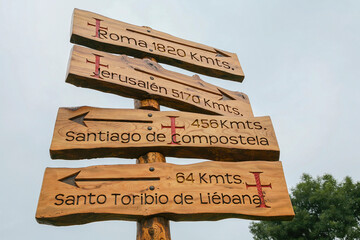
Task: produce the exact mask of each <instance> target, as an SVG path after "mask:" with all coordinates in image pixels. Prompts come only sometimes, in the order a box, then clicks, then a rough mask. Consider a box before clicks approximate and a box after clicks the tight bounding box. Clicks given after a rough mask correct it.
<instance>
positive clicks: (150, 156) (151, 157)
mask: <svg viewBox="0 0 360 240" xmlns="http://www.w3.org/2000/svg"><path fill="white" fill-rule="evenodd" d="M145 106H147V105H145ZM158 162H162V163H165V162H166V159H165V157H164V155H162V154H161V153H157V152H148V153H147V154H145V155H144V156H141V157H139V158H138V159H137V160H136V163H137V164H148V165H149V164H152V163H158ZM150 167H152V165H149V168H150ZM154 169H155V168H154ZM149 239H154V240H155V239H159V240H161V239H162V240H170V239H171V236H170V224H169V220H168V219H166V218H164V217H162V216H149V217H143V218H140V219H138V222H137V227H136V240H149Z"/></svg>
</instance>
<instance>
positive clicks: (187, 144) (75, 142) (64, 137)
mask: <svg viewBox="0 0 360 240" xmlns="http://www.w3.org/2000/svg"><path fill="white" fill-rule="evenodd" d="M149 151H151V152H161V153H163V154H164V155H165V156H172V157H184V158H202V159H210V160H221V161H249V160H270V161H277V160H278V159H279V147H278V144H277V140H276V136H275V133H274V129H273V127H272V123H271V120H270V118H269V117H242V118H236V117H225V116H213V115H204V114H195V113H187V112H178V111H170V112H157V111H147V110H135V109H103V108H92V107H80V108H60V109H59V112H58V116H57V120H56V124H55V129H54V135H53V140H52V143H51V147H50V154H51V157H52V158H53V159H84V158H97V157H124V158H137V157H139V156H141V155H144V154H145V153H147V152H149Z"/></svg>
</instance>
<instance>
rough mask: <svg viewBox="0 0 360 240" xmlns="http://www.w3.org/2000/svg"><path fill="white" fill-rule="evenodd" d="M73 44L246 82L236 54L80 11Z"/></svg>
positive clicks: (76, 12)
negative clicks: (149, 59) (145, 58)
mask: <svg viewBox="0 0 360 240" xmlns="http://www.w3.org/2000/svg"><path fill="white" fill-rule="evenodd" d="M70 41H71V42H72V43H76V44H80V45H84V46H87V47H91V48H94V49H97V50H99V51H105V52H112V53H121V54H126V55H130V56H134V57H139V58H143V57H153V58H155V59H156V60H157V61H158V62H162V63H166V64H169V65H174V66H177V67H181V68H184V69H187V70H189V71H193V72H197V73H200V74H205V75H209V76H213V77H218V78H223V79H230V80H234V81H240V82H241V81H242V80H243V79H244V73H243V71H242V68H241V66H240V63H239V60H238V58H237V55H236V54H235V53H230V52H226V51H223V50H219V49H216V48H213V47H209V46H206V45H203V44H198V43H195V42H191V41H187V40H184V39H181V38H177V37H174V36H171V35H169V34H166V33H163V32H159V31H156V30H153V29H151V28H149V27H139V26H135V25H131V24H128V23H124V22H120V21H116V20H113V19H110V18H107V17H104V16H101V15H98V14H95V13H92V12H87V11H83V10H79V9H75V10H74V13H73V25H72V31H71V40H70Z"/></svg>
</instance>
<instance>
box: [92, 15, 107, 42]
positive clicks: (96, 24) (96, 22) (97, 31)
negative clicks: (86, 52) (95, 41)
mask: <svg viewBox="0 0 360 240" xmlns="http://www.w3.org/2000/svg"><path fill="white" fill-rule="evenodd" d="M94 19H95V24H92V23H89V22H88V23H87V25H88V26H93V27H95V36H93V37H97V38H100V39H101V37H100V34H99V31H100V29H104V30H108V28H107V27H101V26H100V22H101V21H103V20H101V19H98V18H94Z"/></svg>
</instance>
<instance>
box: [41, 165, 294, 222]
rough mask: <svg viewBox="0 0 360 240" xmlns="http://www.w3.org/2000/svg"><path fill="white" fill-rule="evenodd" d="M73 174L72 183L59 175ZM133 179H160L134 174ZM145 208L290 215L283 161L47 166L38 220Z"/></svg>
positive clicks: (95, 217) (130, 215)
mask: <svg viewBox="0 0 360 240" xmlns="http://www.w3.org/2000/svg"><path fill="white" fill-rule="evenodd" d="M74 174H77V175H76V177H75V178H74V181H76V183H77V185H76V186H74V185H71V184H69V182H66V181H65V180H64V179H67V178H68V177H69V176H74ZM256 174H258V180H257V179H256V176H255V175H256ZM117 178H121V179H133V180H132V181H125V180H123V181H118V180H116V179H117ZM139 178H159V179H160V180H158V181H144V180H138V181H135V180H134V179H139ZM104 179H105V180H104ZM106 179H108V180H107V181H106ZM260 185H261V188H260V189H259V187H258V186H260ZM152 189H153V190H152ZM260 195H262V197H261V196H260ZM150 215H156V216H164V217H166V218H168V219H170V220H174V221H203V220H206V221H213V220H219V219H224V218H245V219H267V220H275V219H278V220H279V219H280V220H290V219H292V218H293V216H294V212H293V209H292V205H291V201H290V198H289V194H288V191H287V187H286V183H285V179H284V174H283V169H282V165H281V162H267V161H256V162H239V163H230V162H210V161H209V162H203V163H198V164H192V165H174V164H169V163H149V164H135V165H134V164H133V165H108V166H91V167H87V168H73V169H71V168H47V169H46V171H45V175H44V180H43V185H42V189H41V194H40V198H39V203H38V208H37V212H36V219H37V221H38V222H39V223H45V224H52V225H73V224H83V223H88V222H93V221H102V220H138V219H142V218H143V217H146V216H150Z"/></svg>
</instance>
